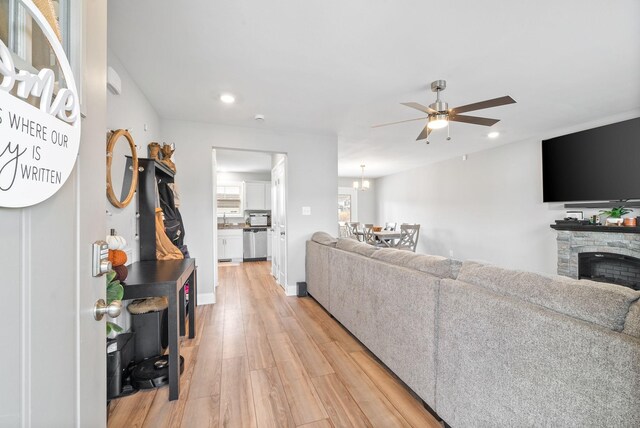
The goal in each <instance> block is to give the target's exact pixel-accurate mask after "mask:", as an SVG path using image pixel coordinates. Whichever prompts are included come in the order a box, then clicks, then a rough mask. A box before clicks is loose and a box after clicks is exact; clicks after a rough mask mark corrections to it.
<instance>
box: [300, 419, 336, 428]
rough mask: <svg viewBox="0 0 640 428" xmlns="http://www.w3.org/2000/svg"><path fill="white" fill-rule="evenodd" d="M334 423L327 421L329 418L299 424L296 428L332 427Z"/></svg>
mask: <svg viewBox="0 0 640 428" xmlns="http://www.w3.org/2000/svg"><path fill="white" fill-rule="evenodd" d="M333 427H334V425H332V424H331V422H329V419H323V420H321V421H315V422H311V423H309V424H304V425H299V426H298V428H333Z"/></svg>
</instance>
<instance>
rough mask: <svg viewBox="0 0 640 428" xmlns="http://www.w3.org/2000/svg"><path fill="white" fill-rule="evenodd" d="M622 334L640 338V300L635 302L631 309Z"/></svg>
mask: <svg viewBox="0 0 640 428" xmlns="http://www.w3.org/2000/svg"><path fill="white" fill-rule="evenodd" d="M622 332H623V333H626V334H628V335H630V336H633V337H637V338H640V300H638V301H637V302H635V303H634V304H633V305H631V307H630V308H629V313H628V314H627V319H626V321H625V322H624V330H622Z"/></svg>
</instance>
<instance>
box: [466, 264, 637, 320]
mask: <svg viewBox="0 0 640 428" xmlns="http://www.w3.org/2000/svg"><path fill="white" fill-rule="evenodd" d="M458 279H459V280H460V281H464V282H466V283H469V284H474V285H479V286H481V287H484V288H486V289H489V290H492V291H494V292H496V293H498V294H502V295H504V296H510V297H516V298H519V299H522V300H524V301H527V302H531V303H534V304H536V305H540V306H543V307H545V308H548V309H551V310H553V311H556V312H559V313H562V314H566V315H569V316H572V317H574V318H578V319H581V320H584V321H589V322H592V323H595V324H598V325H601V326H603V327H606V328H608V329H610V330H613V331H622V330H623V328H624V324H625V319H626V317H627V313H628V312H629V307H630V306H631V304H632V303H633V302H635V301H636V300H638V299H640V292H639V291H634V290H631V289H629V288H626V287H620V286H617V285H611V284H604V283H600V282H594V281H588V280H575V279H571V278H566V277H561V276H546V275H541V274H537V273H532V272H523V271H517V270H511V269H504V268H499V267H496V266H491V265H485V264H482V263H478V262H464V263H463V265H462V268H461V270H460V273H459V275H458Z"/></svg>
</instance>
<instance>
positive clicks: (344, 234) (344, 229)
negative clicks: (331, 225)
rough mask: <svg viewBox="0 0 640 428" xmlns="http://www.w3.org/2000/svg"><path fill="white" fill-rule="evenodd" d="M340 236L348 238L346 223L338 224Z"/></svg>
mask: <svg viewBox="0 0 640 428" xmlns="http://www.w3.org/2000/svg"><path fill="white" fill-rule="evenodd" d="M338 236H339V237H340V238H346V237H347V236H348V235H347V223H345V222H344V221H339V222H338Z"/></svg>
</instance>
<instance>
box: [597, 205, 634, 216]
mask: <svg viewBox="0 0 640 428" xmlns="http://www.w3.org/2000/svg"><path fill="white" fill-rule="evenodd" d="M631 211H633V210H631V209H629V208H625V207H624V206H620V207H613V208H611V209H610V210H600V212H601V213H602V214H603V215H606V216H607V217H611V218H621V217H622V216H623V215H625V214H628V213H630V212H631Z"/></svg>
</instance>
